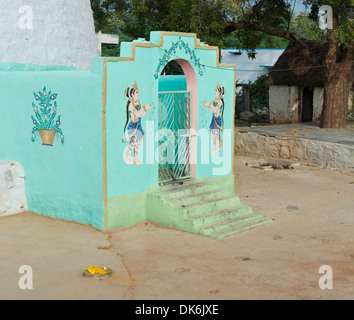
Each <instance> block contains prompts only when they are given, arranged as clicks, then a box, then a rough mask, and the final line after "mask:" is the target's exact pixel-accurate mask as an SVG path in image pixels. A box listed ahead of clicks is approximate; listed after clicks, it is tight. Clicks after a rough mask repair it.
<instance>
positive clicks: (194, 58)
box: [154, 37, 205, 80]
mask: <svg viewBox="0 0 354 320" xmlns="http://www.w3.org/2000/svg"><path fill="white" fill-rule="evenodd" d="M177 49H179V50H184V52H185V54H187V55H189V58H190V61H191V63H193V64H194V65H195V66H196V67H197V68H198V70H199V75H201V76H202V75H203V74H204V73H205V66H204V65H202V64H201V62H200V59H198V57H197V56H196V54H195V51H194V50H192V49H191V48H189V44H188V43H185V42H184V41H183V40H182V37H179V40H178V42H176V43H173V42H172V46H171V48H170V49H169V50H165V54H164V56H163V57H162V59H160V61H159V65H158V66H157V69H156V71H155V74H154V77H155V79H156V80H157V79H158V78H159V75H160V73H161V71H162V70H163V69H164V68H165V67H166V65H167V64H168V63H169V59H170V58H171V56H172V55H175V54H176V50H177Z"/></svg>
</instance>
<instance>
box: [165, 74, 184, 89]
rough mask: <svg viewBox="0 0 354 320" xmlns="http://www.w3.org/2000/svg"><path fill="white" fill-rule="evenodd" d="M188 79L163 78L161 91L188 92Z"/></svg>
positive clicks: (181, 77) (182, 77)
mask: <svg viewBox="0 0 354 320" xmlns="http://www.w3.org/2000/svg"><path fill="white" fill-rule="evenodd" d="M186 90H187V79H186V77H185V76H161V77H160V79H159V91H186Z"/></svg>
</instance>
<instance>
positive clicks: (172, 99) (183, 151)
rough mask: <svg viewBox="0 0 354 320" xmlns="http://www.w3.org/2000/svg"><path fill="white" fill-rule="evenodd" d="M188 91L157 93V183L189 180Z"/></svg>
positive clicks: (189, 109) (189, 106)
mask: <svg viewBox="0 0 354 320" xmlns="http://www.w3.org/2000/svg"><path fill="white" fill-rule="evenodd" d="M190 129H191V92H190V91H173V92H171V91H168V92H159V138H158V160H159V183H160V184H161V183H166V182H171V181H178V180H184V179H189V178H190V177H191V164H190V158H191V134H190Z"/></svg>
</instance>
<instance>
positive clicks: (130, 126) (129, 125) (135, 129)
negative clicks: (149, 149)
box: [123, 81, 152, 166]
mask: <svg viewBox="0 0 354 320" xmlns="http://www.w3.org/2000/svg"><path fill="white" fill-rule="evenodd" d="M124 94H125V97H127V98H128V99H129V101H128V103H127V107H126V112H127V122H126V123H125V127H124V135H125V134H126V132H127V133H128V139H129V146H128V150H127V152H126V153H125V154H124V159H125V161H126V163H127V164H135V165H138V166H140V165H141V162H140V161H139V149H140V144H141V142H142V141H143V139H144V136H145V133H144V130H143V128H142V126H141V118H143V117H145V115H146V112H147V111H148V110H151V109H152V106H151V105H149V104H147V105H145V106H143V105H142V104H141V102H140V101H139V88H138V85H137V83H136V81H135V83H134V85H133V86H132V87H130V88H127V89H126V90H125V91H124ZM123 141H124V142H125V138H124V139H123ZM133 150H134V159H133V160H132V159H131V154H132V151H133Z"/></svg>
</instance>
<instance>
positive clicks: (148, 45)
mask: <svg viewBox="0 0 354 320" xmlns="http://www.w3.org/2000/svg"><path fill="white" fill-rule="evenodd" d="M164 36H182V37H194V44H195V49H202V50H215V51H216V66H217V67H222V68H234V69H235V75H234V106H235V102H236V100H235V99H236V65H234V64H222V63H220V52H219V47H212V46H201V45H200V40H199V39H198V38H197V35H196V34H195V33H183V32H167V31H160V43H159V44H156V43H148V42H133V43H132V56H131V57H109V58H107V57H106V58H103V76H102V99H103V107H102V136H103V138H102V139H103V201H104V231H107V213H108V212H107V203H108V190H107V130H106V128H107V127H106V126H107V117H106V111H107V63H108V62H124V61H135V52H136V48H139V47H142V48H159V47H162V46H163V44H164V39H163V38H164ZM232 121H233V122H232V123H233V130H232V132H233V138H232V141H233V142H234V146H233V156H232V174H233V175H235V151H236V147H235V141H234V139H235V123H234V122H235V107H234V115H233V119H232ZM234 188H235V187H234ZM234 192H235V193H236V190H235V189H234Z"/></svg>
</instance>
